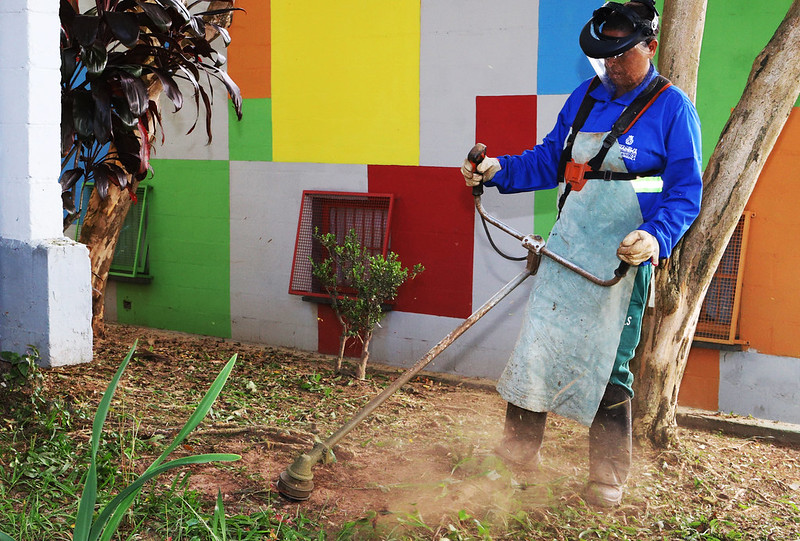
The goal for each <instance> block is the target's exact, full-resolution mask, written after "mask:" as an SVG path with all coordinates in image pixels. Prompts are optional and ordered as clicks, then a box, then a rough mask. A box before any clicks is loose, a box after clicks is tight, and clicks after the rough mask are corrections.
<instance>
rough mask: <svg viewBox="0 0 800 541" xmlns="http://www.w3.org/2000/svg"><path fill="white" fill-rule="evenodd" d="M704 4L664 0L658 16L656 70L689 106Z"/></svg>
mask: <svg viewBox="0 0 800 541" xmlns="http://www.w3.org/2000/svg"><path fill="white" fill-rule="evenodd" d="M707 1H708V0H700V1H698V0H667V1H666V2H665V3H664V9H663V14H662V17H661V19H662V21H663V25H662V26H663V29H662V30H661V36H660V39H659V42H660V46H659V54H658V70H659V71H660V72H661V74H662V75H664V77H666V78H667V79H669V80H670V81H672V84H674V85H675V86H677V87H678V88H680V89H681V90H683V91H684V92H686V95H687V96H689V99H690V100H692V103H694V102H695V97H696V95H697V71H698V69H699V67H700V48H701V46H702V44H703V29H704V28H705V22H706V5H707Z"/></svg>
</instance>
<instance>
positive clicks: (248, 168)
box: [230, 161, 367, 350]
mask: <svg viewBox="0 0 800 541" xmlns="http://www.w3.org/2000/svg"><path fill="white" fill-rule="evenodd" d="M230 169H231V198H230V208H231V212H230V215H231V238H232V239H233V240H234V241H233V242H232V243H231V251H230V257H231V281H230V290H231V292H230V295H231V314H232V322H231V332H232V335H233V337H234V338H237V339H240V340H250V341H256V342H263V343H267V344H275V345H281V346H289V347H297V348H300V349H307V350H316V349H317V306H316V305H315V304H311V303H308V302H303V301H302V300H300V297H297V296H295V295H289V294H288V289H289V277H290V275H291V268H292V256H293V250H294V240H295V236H296V235H297V218H298V214H299V209H300V202H301V198H302V193H303V190H329V189H331V186H335V187H336V188H335V189H337V190H341V191H348V192H365V191H367V168H366V166H365V165H363V164H308V163H303V164H300V163H277V162H274V163H269V162H258V161H251V162H231V166H230ZM276 216H281V219H275V217H276Z"/></svg>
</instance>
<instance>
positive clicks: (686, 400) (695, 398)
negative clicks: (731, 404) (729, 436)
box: [678, 347, 719, 411]
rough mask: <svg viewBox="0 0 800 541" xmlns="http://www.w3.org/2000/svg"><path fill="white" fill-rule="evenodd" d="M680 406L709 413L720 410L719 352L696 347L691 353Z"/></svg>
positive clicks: (682, 386) (680, 394)
mask: <svg viewBox="0 0 800 541" xmlns="http://www.w3.org/2000/svg"><path fill="white" fill-rule="evenodd" d="M678 405H680V406H685V407H688V408H698V409H704V410H709V411H717V410H718V409H719V350H716V349H706V348H697V347H695V348H692V349H691V350H690V351H689V359H688V360H687V362H686V370H685V371H684V373H683V379H682V380H681V389H680V392H679V393H678Z"/></svg>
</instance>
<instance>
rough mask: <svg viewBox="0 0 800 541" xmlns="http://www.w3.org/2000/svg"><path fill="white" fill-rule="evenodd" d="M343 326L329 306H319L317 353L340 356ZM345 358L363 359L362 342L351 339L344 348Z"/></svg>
mask: <svg viewBox="0 0 800 541" xmlns="http://www.w3.org/2000/svg"><path fill="white" fill-rule="evenodd" d="M341 336H342V326H341V325H340V324H339V320H338V319H336V313H335V312H334V311H333V308H331V307H330V306H329V305H327V304H319V305H317V351H319V352H320V353H325V354H326V355H339V343H340V342H339V341H340V339H341ZM344 356H345V357H359V358H360V357H361V342H360V341H359V339H358V338H351V339H349V340H348V341H347V345H346V346H345V348H344Z"/></svg>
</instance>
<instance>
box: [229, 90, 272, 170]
mask: <svg viewBox="0 0 800 541" xmlns="http://www.w3.org/2000/svg"><path fill="white" fill-rule="evenodd" d="M228 111H229V120H228V152H229V156H230V159H231V161H243V162H271V161H272V99H270V98H250V99H245V100H243V102H242V120H237V118H236V113H235V112H234V110H233V107H230V108H229V109H228Z"/></svg>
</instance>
